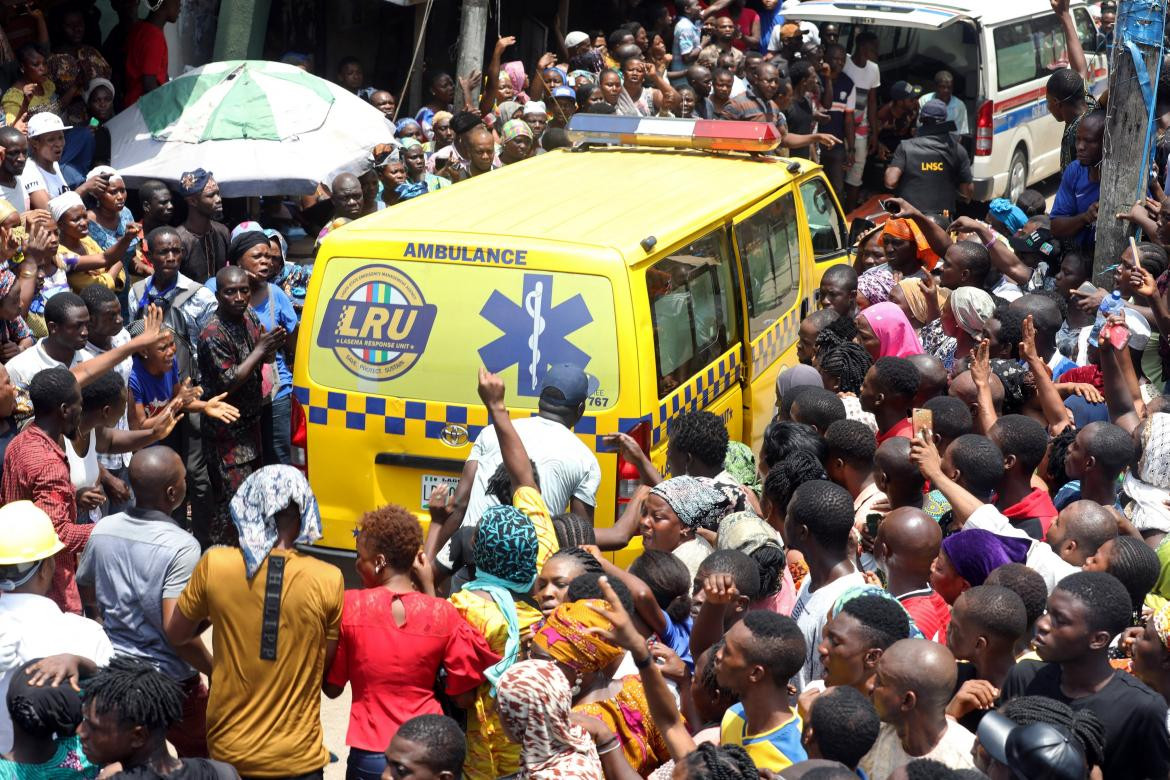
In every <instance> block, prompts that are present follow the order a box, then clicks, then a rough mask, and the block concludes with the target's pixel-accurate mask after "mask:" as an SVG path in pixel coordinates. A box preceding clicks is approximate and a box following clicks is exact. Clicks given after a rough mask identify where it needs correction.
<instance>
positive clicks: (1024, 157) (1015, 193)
mask: <svg viewBox="0 0 1170 780" xmlns="http://www.w3.org/2000/svg"><path fill="white" fill-rule="evenodd" d="M1027 186H1028V152H1027V150H1026V149H1024V147H1023V146H1018V147H1016V150H1015V151H1014V152H1012V161H1011V164H1010V165H1008V182H1007V189H1006V190H1005V191H1004V194H1003V196H1004V197H1005V198H1007V199H1008V200H1010V201H1011V202H1012V203H1015V202H1016V201H1017V200H1019V198H1020V193H1022V192H1023V191H1024V188H1025V187H1027Z"/></svg>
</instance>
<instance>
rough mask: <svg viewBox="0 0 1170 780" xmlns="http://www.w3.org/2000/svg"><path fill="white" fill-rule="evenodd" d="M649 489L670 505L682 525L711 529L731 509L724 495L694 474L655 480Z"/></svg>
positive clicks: (712, 529)
mask: <svg viewBox="0 0 1170 780" xmlns="http://www.w3.org/2000/svg"><path fill="white" fill-rule="evenodd" d="M650 492H651V493H653V494H654V495H656V496H658V497H659V498H661V499H662V500H663V501H665V502H666V503H667V504H668V505H669V506H670V508H671V510H672V511H673V512H674V513H675V514H676V515H678V521H679V522H680V523H682V525H683V527H684V528H690V529H695V528H705V529H707V530H709V531H714V530H715V529H717V528H718V527H719V521H720V520H722V519H723V516H724V515H726V514H727V513H728V512H729V511H731V502H730V501H729V500H728V498H727V496H725V495H723V493H721V492H719V491H718V490H716V489H715V488H714V487H712V486H711V485H710V484H708V483H706V482H704V481H702V480H700V479H697V478H696V477H690V476H682V477H671V478H670V479H668V480H666V481H664V482H659V483H658V484H657V485H656V486H654V487H653V488H652V489H651V490H650Z"/></svg>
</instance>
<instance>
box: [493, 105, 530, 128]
mask: <svg viewBox="0 0 1170 780" xmlns="http://www.w3.org/2000/svg"><path fill="white" fill-rule="evenodd" d="M523 110H524V106H522V105H521V104H520V103H517V102H516V101H515V100H505V101H503V102H502V103H499V104H497V106H496V111H495V114H496V116H495V121H494V122H493V127H494V128H495V130H496V132H497V133H498V132H499V131H500V130H501V129H502V128H503V127H504V125H506V124H507V123H508V122H511V121H512V120H513V119H516V118H517V117H519V116H520V112H521V111H523Z"/></svg>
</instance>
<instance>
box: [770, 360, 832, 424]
mask: <svg viewBox="0 0 1170 780" xmlns="http://www.w3.org/2000/svg"><path fill="white" fill-rule="evenodd" d="M805 385H808V386H810V387H824V383H823V382H822V381H821V374H820V372H819V371H817V370H816V369H815V368H813V367H812V366H809V365H805V364H804V363H797V364H796V365H794V366H790V367H788V368H786V369H784V370H783V371H781V372H780V373H779V374H777V375H776V412H777V413H779V412H780V402H781V401H783V400H784V396H786V395H788V394H789V393H791V392H792V389H793V388H794V387H803V386H805ZM781 419H784V418H783V417H781Z"/></svg>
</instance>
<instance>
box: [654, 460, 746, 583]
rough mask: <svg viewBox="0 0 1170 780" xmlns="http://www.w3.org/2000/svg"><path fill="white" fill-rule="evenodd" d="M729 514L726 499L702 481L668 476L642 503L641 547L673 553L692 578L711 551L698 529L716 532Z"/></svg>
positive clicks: (722, 494) (695, 478)
mask: <svg viewBox="0 0 1170 780" xmlns="http://www.w3.org/2000/svg"><path fill="white" fill-rule="evenodd" d="M729 511H731V501H730V500H729V499H728V498H727V496H726V495H725V494H724V493H723V492H722V491H720V490H718V489H717V488H715V487H712V486H711V485H710V484H708V483H707V482H705V481H704V480H701V479H699V478H697V477H687V476H683V477H671V478H670V479H667V480H664V481H662V482H659V483H658V484H657V485H655V486H654V487H653V488H651V489H650V493H649V495H647V496H646V500H645V502H643V504H642V522H641V532H642V545H643V546H644V547H646V548H647V549H651V550H661V551H662V552H668V553H674V554H675V556H676V557H678V558H679V559H681V560H682V562H683V563H685V564H686V565H687V569H688V570H690V572H691V576H692V577H694V575H695V572H697V571H698V569H699V564H700V563H702V561H703V559H704V558H706V557H707V556H708V555H710V554H711V552H712V547H711V545H710V543H709V542H708V541H707V540H706V539H704V538H703V536H702V535H700V534H699V530H700V529H703V530H706V531H715V530H717V529H718V528H719V521H720V520H722V519H723V517H724V515H726V514H727V513H728V512H729Z"/></svg>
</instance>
